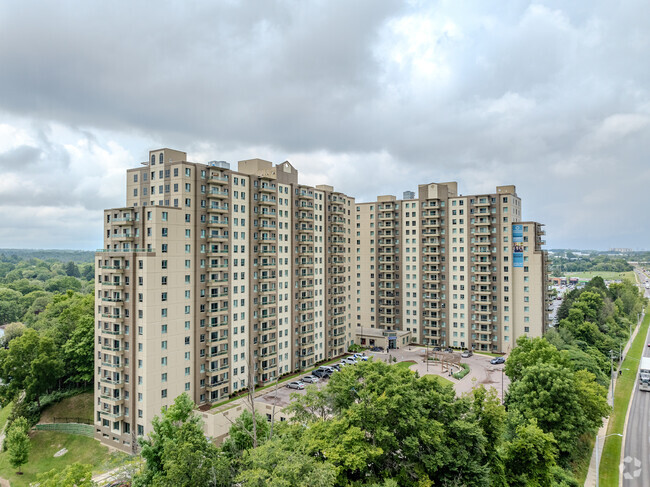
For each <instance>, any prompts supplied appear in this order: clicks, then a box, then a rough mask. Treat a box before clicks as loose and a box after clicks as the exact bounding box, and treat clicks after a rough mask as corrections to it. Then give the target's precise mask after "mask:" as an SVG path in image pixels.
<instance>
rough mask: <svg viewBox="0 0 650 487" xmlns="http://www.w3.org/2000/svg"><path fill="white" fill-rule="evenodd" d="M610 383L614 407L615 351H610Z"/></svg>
mask: <svg viewBox="0 0 650 487" xmlns="http://www.w3.org/2000/svg"><path fill="white" fill-rule="evenodd" d="M609 363H610V366H609V382H610V383H611V385H612V406H614V351H613V350H610V351H609Z"/></svg>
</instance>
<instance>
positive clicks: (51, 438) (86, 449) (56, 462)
mask: <svg viewBox="0 0 650 487" xmlns="http://www.w3.org/2000/svg"><path fill="white" fill-rule="evenodd" d="M29 436H30V440H31V441H30V442H31V445H32V449H31V452H30V454H29V460H28V462H27V463H26V464H25V465H23V466H22V467H21V470H22V472H23V475H17V474H16V469H15V468H13V467H12V466H11V465H10V464H9V454H8V452H3V453H0V476H2V477H3V478H5V479H7V480H9V481H10V482H11V485H12V487H14V486H17V487H23V486H25V487H27V486H28V485H29V484H30V482H36V476H37V475H38V474H41V473H44V472H48V471H50V470H52V469H53V468H55V469H57V470H62V469H63V468H65V466H66V465H69V464H71V463H74V462H80V463H86V464H91V465H92V466H93V470H100V466H101V465H103V464H105V463H106V461H107V458H109V453H108V447H106V446H102V445H101V444H100V443H99V441H97V440H95V439H93V438H88V437H85V436H78V435H68V434H66V433H59V432H55V431H36V432H31V433H30V435H29ZM62 448H67V449H68V453H66V454H65V455H63V456H60V457H58V458H54V454H55V453H56V452H57V451H59V450H61V449H62ZM121 455H124V454H121Z"/></svg>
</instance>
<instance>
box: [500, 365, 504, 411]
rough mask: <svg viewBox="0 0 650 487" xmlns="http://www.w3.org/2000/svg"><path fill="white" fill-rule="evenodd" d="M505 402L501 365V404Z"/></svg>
mask: <svg viewBox="0 0 650 487" xmlns="http://www.w3.org/2000/svg"><path fill="white" fill-rule="evenodd" d="M504 403H505V398H504V397H503V367H501V405H502V406H503V404H504Z"/></svg>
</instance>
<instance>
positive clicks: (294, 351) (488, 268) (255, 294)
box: [95, 149, 547, 451]
mask: <svg viewBox="0 0 650 487" xmlns="http://www.w3.org/2000/svg"><path fill="white" fill-rule="evenodd" d="M186 159H187V156H186V154H185V153H184V152H179V151H175V150H170V149H160V150H155V151H151V152H150V153H149V158H148V160H147V161H146V162H143V163H142V166H141V167H139V168H135V169H131V170H128V171H127V184H126V188H127V197H126V205H125V206H124V207H121V208H113V209H110V210H106V211H105V212H104V246H103V248H102V249H101V250H99V251H98V252H97V254H96V298H95V305H96V332H95V334H96V355H95V362H96V363H95V365H96V376H95V382H96V384H95V426H96V435H95V436H96V438H98V439H100V440H102V441H103V442H104V443H106V444H108V445H111V446H113V447H116V448H119V449H122V450H124V451H133V450H134V449H135V448H136V444H137V441H136V439H137V436H139V435H143V434H147V433H148V432H149V431H150V427H151V420H152V418H153V417H154V415H156V414H159V413H160V409H161V408H162V407H164V406H168V405H170V404H171V403H172V402H173V400H174V398H175V397H176V396H178V395H179V394H181V393H183V392H187V393H188V394H189V395H190V397H192V398H193V400H194V401H195V402H196V404H198V405H200V406H206V407H207V406H209V405H211V404H213V403H216V402H220V401H222V400H224V399H225V398H228V397H229V395H231V394H232V393H235V392H237V391H241V390H242V389H246V388H248V387H249V385H250V381H254V382H255V383H256V384H258V385H264V384H265V383H268V382H269V381H272V380H273V379H274V378H276V377H278V376H279V375H282V374H285V373H290V372H294V371H300V370H302V369H306V368H309V367H311V366H313V365H314V364H316V363H317V362H319V361H323V360H327V359H330V358H333V357H336V356H339V355H341V354H343V353H344V352H345V351H346V349H347V346H348V344H350V343H358V342H359V341H363V336H362V335H363V333H361V338H360V339H359V338H358V335H359V331H360V330H362V329H363V328H367V329H370V328H376V329H377V330H374V331H375V332H377V331H380V330H381V331H382V332H384V331H385V332H386V333H387V334H390V333H392V332H395V331H407V332H409V334H410V338H409V340H411V341H413V342H417V343H421V344H430V345H439V346H455V347H463V348H474V349H477V350H486V351H501V352H508V351H509V350H510V349H511V347H512V346H514V342H515V340H516V338H517V337H518V336H520V335H530V336H538V335H541V334H542V333H543V331H544V329H545V327H546V311H545V306H546V303H545V299H546V289H547V287H546V286H547V284H546V254H545V252H544V251H543V250H542V248H541V247H542V245H543V242H542V240H541V237H542V235H543V231H542V230H541V225H540V224H538V223H533V222H522V221H521V215H522V213H521V200H520V199H519V198H518V197H517V195H516V192H515V187H514V186H499V187H497V190H496V193H494V194H485V195H473V196H461V195H459V194H458V192H457V185H456V183H442V184H425V185H420V186H419V188H418V192H417V193H415V192H408V191H407V192H405V193H404V199H403V200H397V199H396V198H395V197H394V196H381V197H379V198H378V200H377V201H376V202H371V203H359V204H355V200H354V198H352V197H349V196H346V195H344V194H342V193H339V192H336V191H334V188H332V187H331V186H326V185H319V186H316V187H310V186H305V185H301V184H299V183H298V172H297V171H296V169H295V168H294V167H293V166H292V165H291V164H290V163H289V162H283V163H281V164H277V165H273V164H272V163H271V162H268V161H264V160H261V159H252V160H246V161H240V162H239V164H238V168H237V171H235V170H231V169H230V166H229V164H228V163H225V162H222V161H214V162H211V163H209V164H197V163H192V162H188V161H187V160H186Z"/></svg>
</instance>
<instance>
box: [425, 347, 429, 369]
mask: <svg viewBox="0 0 650 487" xmlns="http://www.w3.org/2000/svg"><path fill="white" fill-rule="evenodd" d="M424 359H425V360H426V361H427V373H428V372H429V339H427V351H426V356H425V357H424Z"/></svg>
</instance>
